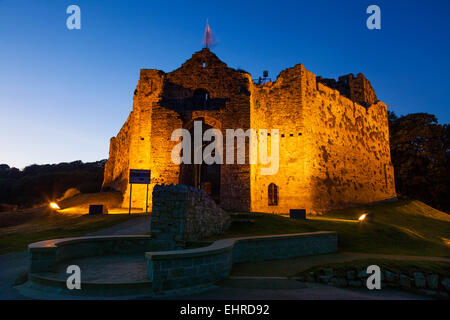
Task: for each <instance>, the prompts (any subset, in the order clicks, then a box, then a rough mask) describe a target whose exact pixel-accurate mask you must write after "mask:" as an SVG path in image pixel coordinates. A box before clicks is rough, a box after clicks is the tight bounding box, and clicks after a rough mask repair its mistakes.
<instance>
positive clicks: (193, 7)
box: [0, 0, 450, 168]
mask: <svg viewBox="0 0 450 320" xmlns="http://www.w3.org/2000/svg"><path fill="white" fill-rule="evenodd" d="M71 4H76V5H78V6H80V8H81V20H82V22H81V24H82V29H81V30H68V29H67V28H66V19H67V17H68V14H66V8H67V7H68V6H69V5H71ZM371 4H376V5H378V6H379V7H380V8H381V30H368V29H367V28H366V19H367V17H368V16H369V15H368V14H366V8H367V7H368V6H369V5H371ZM207 17H209V21H210V26H211V29H212V30H213V32H214V34H215V35H216V37H217V39H218V41H219V42H218V44H217V45H216V47H215V48H213V51H214V52H215V53H216V54H217V55H218V57H219V58H220V59H221V60H223V61H224V62H226V63H227V64H228V65H229V66H230V67H233V68H242V69H244V70H246V71H248V72H250V73H251V74H252V76H253V77H254V78H257V77H258V76H259V75H261V73H262V71H263V70H269V73H270V76H271V77H272V78H273V79H275V78H276V76H277V75H278V74H279V72H280V71H281V70H283V69H285V68H288V67H291V66H293V65H295V64H297V63H300V62H301V63H303V64H304V65H305V67H306V68H307V69H308V70H310V71H312V72H313V73H315V74H316V75H322V76H324V77H329V78H330V77H334V78H337V77H338V76H339V75H344V74H348V73H355V74H356V73H358V72H362V73H364V74H365V75H366V77H367V78H368V79H369V80H370V81H371V83H372V86H373V87H374V88H375V91H376V93H377V96H378V98H379V99H380V100H382V101H384V102H385V103H386V104H387V105H388V109H389V110H392V111H395V112H396V113H397V114H398V115H401V114H408V113H415V112H428V113H433V114H435V115H436V116H437V117H438V120H439V122H441V123H449V122H450V111H449V110H450V102H449V99H448V93H449V91H450V1H448V0H442V1H439V0H434V1H425V0H423V1H419V0H417V1H406V0H405V1H403V0H396V1H380V0H371V1H365V0H360V1H349V0H347V1H335V0H329V1H325V0H315V1H301V0H292V1H284V0H277V1H273V0H270V1H263V0H260V1H246V0H239V1H234V0H227V1H223V0H220V1H215V0H210V1H187V0H183V1H170V0H167V1H160V0H155V1H152V0H148V1H137V0H116V1H101V0H71V1H65V0H33V1H30V0H0V163H6V164H8V165H10V166H15V167H18V168H23V167H24V166H26V165H29V164H33V163H37V164H43V163H58V162H63V161H67V162H69V161H74V160H83V161H96V160H100V159H104V158H107V157H108V149H109V139H110V137H112V136H114V135H116V134H117V133H118V131H119V130H120V128H121V126H122V124H123V123H124V122H125V120H126V118H127V116H128V113H129V112H130V111H131V106H132V101H133V100H132V98H133V91H134V89H135V87H136V85H137V81H138V77H139V69H140V68H156V69H161V70H164V71H166V72H169V71H171V70H173V69H176V68H178V67H179V66H180V65H181V64H182V63H183V62H184V61H185V60H187V59H189V58H190V57H191V55H192V54H193V53H194V52H195V51H198V50H200V49H201V47H202V37H203V32H204V29H205V21H206V18H207Z"/></svg>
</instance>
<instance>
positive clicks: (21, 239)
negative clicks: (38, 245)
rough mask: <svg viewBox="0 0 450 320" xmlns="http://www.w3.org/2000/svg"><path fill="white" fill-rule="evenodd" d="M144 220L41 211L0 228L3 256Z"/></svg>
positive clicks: (119, 215) (0, 245)
mask: <svg viewBox="0 0 450 320" xmlns="http://www.w3.org/2000/svg"><path fill="white" fill-rule="evenodd" d="M141 216H142V215H141V214H133V215H127V214H115V215H100V216H88V215H79V214H60V213H56V212H53V211H50V210H47V209H46V210H42V211H40V212H38V213H33V214H32V218H30V219H29V220H28V221H27V222H25V223H23V224H20V225H16V226H12V227H5V228H0V254H4V253H8V252H14V251H19V250H25V249H26V248H27V246H28V244H30V243H33V242H37V241H42V240H47V239H56V238H67V237H78V236H82V235H85V234H89V233H92V232H95V231H98V230H100V229H104V228H108V227H111V226H113V225H116V224H119V223H122V222H125V221H128V220H130V219H134V218H137V217H141Z"/></svg>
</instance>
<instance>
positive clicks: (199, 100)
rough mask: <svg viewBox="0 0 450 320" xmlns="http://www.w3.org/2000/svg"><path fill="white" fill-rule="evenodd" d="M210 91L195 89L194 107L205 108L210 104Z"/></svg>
mask: <svg viewBox="0 0 450 320" xmlns="http://www.w3.org/2000/svg"><path fill="white" fill-rule="evenodd" d="M208 102H209V93H208V91H206V90H205V89H197V90H195V91H194V108H201V109H204V108H206V107H207V106H208Z"/></svg>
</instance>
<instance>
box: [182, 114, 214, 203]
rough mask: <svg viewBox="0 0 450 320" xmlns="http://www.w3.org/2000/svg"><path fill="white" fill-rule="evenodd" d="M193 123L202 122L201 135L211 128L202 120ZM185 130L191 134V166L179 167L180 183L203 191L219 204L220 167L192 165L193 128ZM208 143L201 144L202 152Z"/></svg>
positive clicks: (201, 164) (204, 164) (202, 164)
mask: <svg viewBox="0 0 450 320" xmlns="http://www.w3.org/2000/svg"><path fill="white" fill-rule="evenodd" d="M195 121H202V131H203V132H202V135H203V133H204V132H205V131H206V130H208V129H211V128H212V127H211V126H210V125H208V124H206V123H205V122H204V120H203V119H195ZM187 129H188V130H189V132H190V133H191V164H184V163H183V164H181V165H180V183H182V184H185V185H188V186H192V187H195V188H198V189H201V190H204V191H205V192H206V193H207V194H209V195H210V196H211V197H212V198H213V199H214V201H215V202H216V203H218V204H220V169H221V165H220V164H217V163H213V164H206V163H204V161H203V160H202V163H200V164H194V151H195V150H194V128H193V126H191V127H190V128H187ZM209 143H210V142H209V141H205V142H203V144H202V150H204V148H205V147H206V146H207V145H208V144H209ZM213 156H214V154H213Z"/></svg>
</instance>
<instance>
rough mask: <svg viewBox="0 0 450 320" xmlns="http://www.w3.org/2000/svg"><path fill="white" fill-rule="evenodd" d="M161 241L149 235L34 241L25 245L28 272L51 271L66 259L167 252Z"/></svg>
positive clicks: (167, 247)
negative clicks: (27, 256) (28, 264)
mask: <svg viewBox="0 0 450 320" xmlns="http://www.w3.org/2000/svg"><path fill="white" fill-rule="evenodd" d="M167 249H169V246H168V244H167V243H166V242H164V241H158V240H154V239H152V238H151V237H150V236H102V237H80V238H65V239H53V240H46V241H41V242H35V243H32V244H30V245H29V246H28V253H29V262H30V269H29V270H30V273H35V272H52V271H54V270H55V269H56V267H57V265H58V263H60V262H63V261H65V260H68V259H74V258H84V257H93V256H103V255H109V254H133V253H139V252H142V254H144V253H145V252H147V251H154V250H167Z"/></svg>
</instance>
